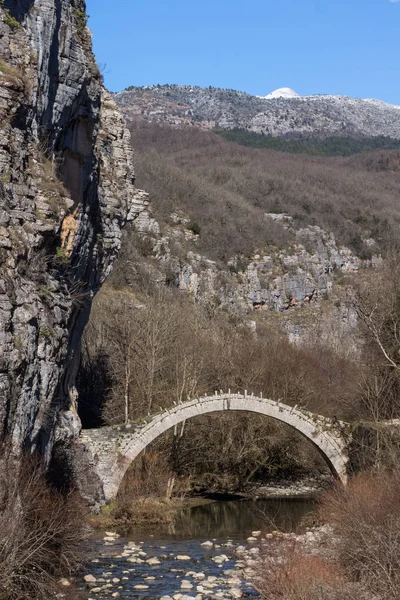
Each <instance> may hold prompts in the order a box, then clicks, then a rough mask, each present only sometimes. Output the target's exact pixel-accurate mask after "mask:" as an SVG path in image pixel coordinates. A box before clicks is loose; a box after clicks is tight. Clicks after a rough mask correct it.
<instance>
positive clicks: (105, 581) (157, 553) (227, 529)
mask: <svg viewBox="0 0 400 600" xmlns="http://www.w3.org/2000/svg"><path fill="white" fill-rule="evenodd" d="M312 509H313V503H312V501H310V500H305V499H302V500H286V499H284V500H265V499H264V500H234V501H223V502H213V503H209V504H205V505H201V506H192V507H188V508H185V509H183V510H182V512H181V514H180V515H179V516H178V518H177V520H176V522H175V523H174V524H173V525H166V526H162V527H158V528H157V529H156V530H151V529H144V530H140V529H136V530H135V532H134V534H132V535H130V536H129V537H118V536H117V535H116V534H115V533H114V532H107V534H106V533H104V535H103V536H102V537H101V539H94V540H93V545H92V558H91V562H89V563H88V564H87V565H86V569H85V572H84V574H83V576H82V580H81V584H82V585H81V589H82V593H83V597H84V598H87V599H89V598H90V599H96V598H97V599H99V600H112V599H114V598H125V599H132V600H140V599H142V598H143V599H144V598H146V599H150V598H151V599H159V598H163V597H166V596H168V597H170V598H174V600H189V598H197V600H209V599H213V600H224V599H227V600H228V599H232V598H255V597H257V593H256V592H255V590H254V588H253V586H252V582H251V577H248V576H247V575H248V572H249V569H248V568H247V565H246V563H245V562H244V561H242V560H241V550H240V548H242V547H244V548H248V549H249V551H250V553H251V555H252V556H254V558H257V554H258V547H257V542H258V538H259V536H260V534H261V532H263V533H268V532H271V531H274V530H277V529H279V530H280V531H282V532H286V533H292V532H295V533H298V532H299V531H300V530H301V522H302V519H303V518H304V517H305V516H306V515H307V514H309V513H310V512H311V511H312ZM238 547H239V552H237V549H238ZM85 580H86V581H85Z"/></svg>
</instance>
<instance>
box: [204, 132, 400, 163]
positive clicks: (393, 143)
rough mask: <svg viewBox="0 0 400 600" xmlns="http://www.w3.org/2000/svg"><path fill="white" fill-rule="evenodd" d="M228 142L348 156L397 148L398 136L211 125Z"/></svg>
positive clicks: (313, 153) (298, 152)
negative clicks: (278, 133) (283, 132)
mask: <svg viewBox="0 0 400 600" xmlns="http://www.w3.org/2000/svg"><path fill="white" fill-rule="evenodd" d="M214 132H215V133H217V134H218V135H221V136H222V137H223V138H225V139H226V140H228V141H229V142H236V143H237V144H240V145H242V146H249V147H250V148H270V149H271V150H279V151H280V152H291V153H294V154H310V155H312V156H352V155H353V154H359V153H361V152H370V151H372V150H396V149H399V148H400V140H397V139H392V138H390V137H385V136H381V135H379V136H376V137H359V138H354V137H343V136H332V137H325V138H317V137H306V136H302V137H296V138H290V137H274V136H272V135H264V134H263V133H256V132H255V131H248V130H247V129H215V130H214Z"/></svg>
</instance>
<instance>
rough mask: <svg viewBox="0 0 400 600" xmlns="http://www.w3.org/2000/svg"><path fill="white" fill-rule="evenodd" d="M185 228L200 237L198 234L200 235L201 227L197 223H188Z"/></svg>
mask: <svg viewBox="0 0 400 600" xmlns="http://www.w3.org/2000/svg"><path fill="white" fill-rule="evenodd" d="M187 228H188V229H189V231H191V232H192V233H194V235H200V233H201V227H200V225H199V224H198V223H197V221H191V222H190V223H189V225H188V226H187Z"/></svg>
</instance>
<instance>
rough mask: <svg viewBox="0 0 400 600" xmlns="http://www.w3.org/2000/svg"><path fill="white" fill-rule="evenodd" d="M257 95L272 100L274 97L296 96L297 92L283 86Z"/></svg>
mask: <svg viewBox="0 0 400 600" xmlns="http://www.w3.org/2000/svg"><path fill="white" fill-rule="evenodd" d="M259 97H260V98H264V100H274V99H275V98H298V97H299V94H298V93H297V92H295V91H294V90H292V89H291V88H287V87H283V88H279V89H277V90H275V91H273V92H271V93H270V94H268V95H267V96H259Z"/></svg>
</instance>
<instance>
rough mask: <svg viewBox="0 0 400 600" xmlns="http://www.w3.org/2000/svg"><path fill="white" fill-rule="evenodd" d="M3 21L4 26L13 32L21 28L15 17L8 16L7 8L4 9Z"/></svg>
mask: <svg viewBox="0 0 400 600" xmlns="http://www.w3.org/2000/svg"><path fill="white" fill-rule="evenodd" d="M3 21H4V23H5V24H6V25H8V26H9V27H10V28H11V29H12V30H13V31H14V30H16V29H19V28H20V27H21V23H19V22H18V21H17V19H16V18H15V17H13V16H12V15H11V14H10V11H9V10H8V8H5V9H4V17H3Z"/></svg>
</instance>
